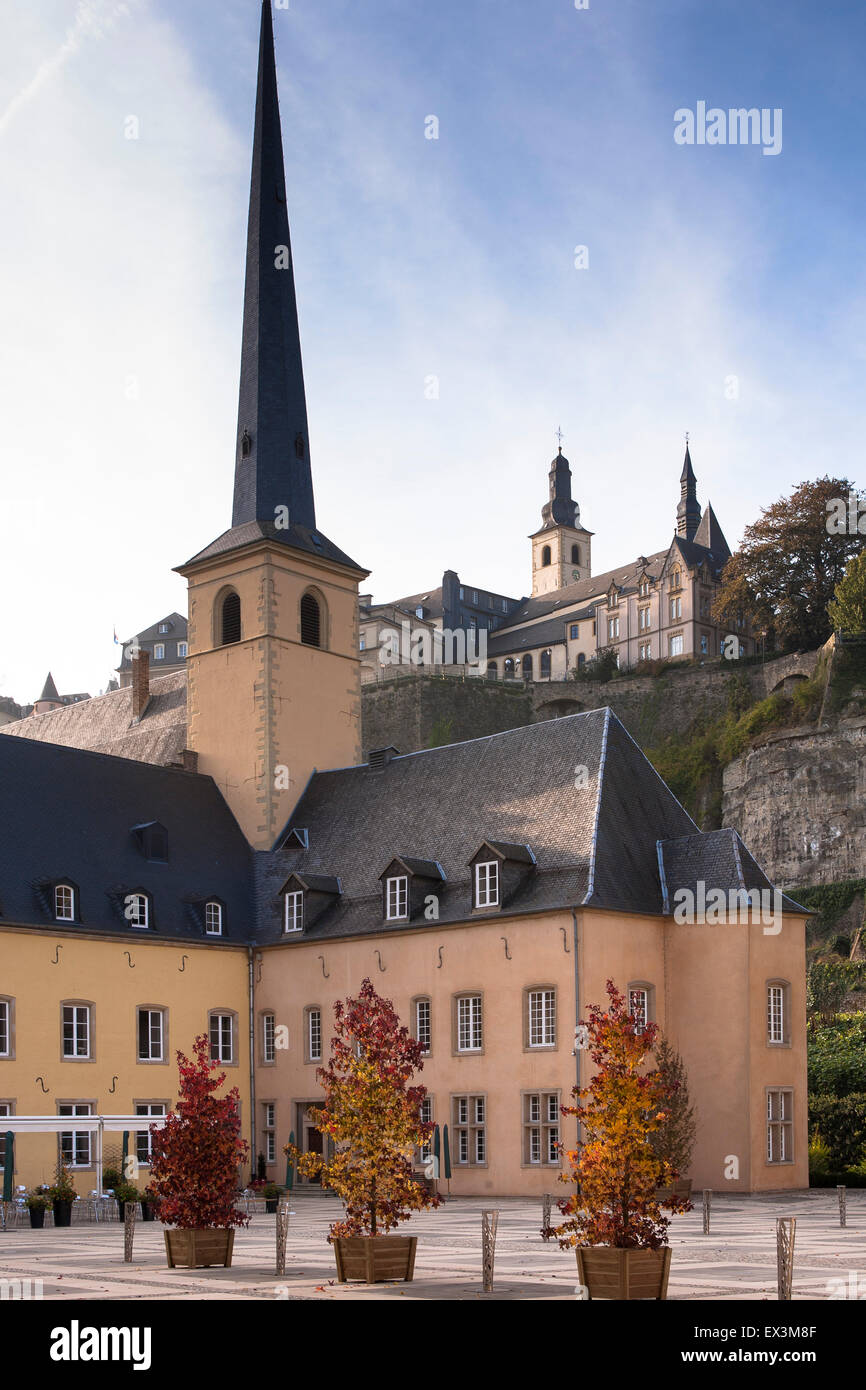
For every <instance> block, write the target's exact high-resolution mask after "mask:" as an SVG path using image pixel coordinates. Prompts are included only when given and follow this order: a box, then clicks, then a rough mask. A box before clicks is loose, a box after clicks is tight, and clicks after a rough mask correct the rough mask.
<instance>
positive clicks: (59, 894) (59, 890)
mask: <svg viewBox="0 0 866 1390" xmlns="http://www.w3.org/2000/svg"><path fill="white" fill-rule="evenodd" d="M54 916H55V918H56V919H57V921H58V922H74V921H75V889H74V888H73V887H72V886H71V885H70V884H68V883H58V884H57V885H56V886H55V889H54Z"/></svg>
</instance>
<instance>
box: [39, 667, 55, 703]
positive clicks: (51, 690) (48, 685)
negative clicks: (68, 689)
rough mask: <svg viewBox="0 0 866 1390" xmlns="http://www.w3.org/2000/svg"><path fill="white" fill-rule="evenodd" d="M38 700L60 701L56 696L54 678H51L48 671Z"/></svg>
mask: <svg viewBox="0 0 866 1390" xmlns="http://www.w3.org/2000/svg"><path fill="white" fill-rule="evenodd" d="M39 699H40V700H59V699H60V696H59V695H58V694H57V686H56V685H55V684H54V677H53V676H52V674H51V672H50V671H49V672H48V675H47V676H46V677H45V684H44V685H43V687H42V694H41V695H40V696H39Z"/></svg>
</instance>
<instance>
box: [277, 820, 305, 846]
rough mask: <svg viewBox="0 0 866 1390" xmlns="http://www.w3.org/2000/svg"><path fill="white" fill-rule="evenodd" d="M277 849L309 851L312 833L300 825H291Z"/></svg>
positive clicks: (279, 841)
mask: <svg viewBox="0 0 866 1390" xmlns="http://www.w3.org/2000/svg"><path fill="white" fill-rule="evenodd" d="M275 848H276V849H309V848H310V832H309V830H306V829H304V827H303V826H300V825H290V826H289V828H288V830H287V831H286V832H285V834H284V835H282V836H281V837H280V839H279V840H277V843H276V845H275Z"/></svg>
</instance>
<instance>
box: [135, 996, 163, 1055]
mask: <svg viewBox="0 0 866 1390" xmlns="http://www.w3.org/2000/svg"><path fill="white" fill-rule="evenodd" d="M138 1060H139V1062H162V1061H164V1060H165V1053H164V1047H163V1014H162V1009H139V1011H138Z"/></svg>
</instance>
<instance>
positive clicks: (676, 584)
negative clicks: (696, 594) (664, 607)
mask: <svg viewBox="0 0 866 1390" xmlns="http://www.w3.org/2000/svg"><path fill="white" fill-rule="evenodd" d="M682 583H683V579H682V571H681V570H680V569H679V567H677V568H676V569H675V570H673V571H672V572H671V583H670V587H671V589H681V588H682Z"/></svg>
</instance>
